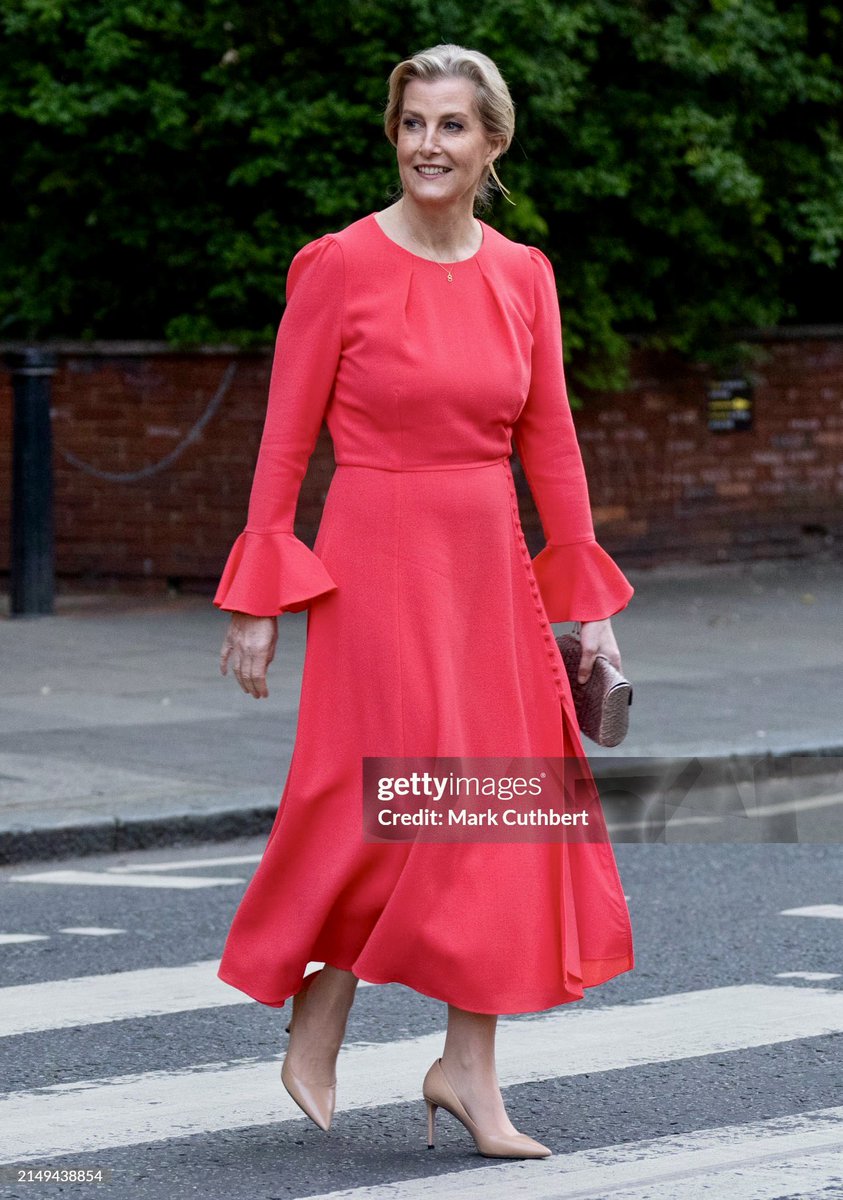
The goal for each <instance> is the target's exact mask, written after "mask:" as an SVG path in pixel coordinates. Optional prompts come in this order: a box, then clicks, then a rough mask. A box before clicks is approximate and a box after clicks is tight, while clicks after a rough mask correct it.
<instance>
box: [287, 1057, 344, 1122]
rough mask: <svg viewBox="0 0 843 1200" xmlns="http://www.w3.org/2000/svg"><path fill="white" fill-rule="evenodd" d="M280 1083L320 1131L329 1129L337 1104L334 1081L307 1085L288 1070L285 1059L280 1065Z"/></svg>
mask: <svg viewBox="0 0 843 1200" xmlns="http://www.w3.org/2000/svg"><path fill="white" fill-rule="evenodd" d="M281 1082H282V1083H283V1084H284V1087H285V1088H286V1089H287V1091H288V1092H289V1093H290V1095H291V1096H292V1098H293V1099H294V1100H295V1102H296V1104H298V1106H299V1108H300V1109H301V1110H302V1112H303V1113H306V1114H307V1116H309V1117H310V1119H311V1121H312V1122H313V1123H314V1125H318V1126H319V1128H320V1129H324V1130H328V1129H330V1128H331V1121H332V1119H333V1116H334V1108H335V1107H336V1103H337V1084H336V1080H334V1082H333V1083H331V1084H328V1083H307V1082H306V1081H305V1080H304V1079H299V1077H298V1075H296V1074H295V1073H294V1072H293V1071H291V1070H290V1068H289V1067H288V1066H287V1060H286V1058H285V1059H284V1062H283V1063H282V1064H281Z"/></svg>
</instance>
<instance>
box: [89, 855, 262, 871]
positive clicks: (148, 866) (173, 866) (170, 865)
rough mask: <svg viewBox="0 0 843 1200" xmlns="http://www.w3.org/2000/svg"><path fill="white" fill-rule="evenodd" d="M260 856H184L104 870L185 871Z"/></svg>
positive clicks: (253, 860)
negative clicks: (172, 860) (172, 859)
mask: <svg viewBox="0 0 843 1200" xmlns="http://www.w3.org/2000/svg"><path fill="white" fill-rule="evenodd" d="M262 857H263V855H262V854H237V855H228V857H226V858H184V859H181V860H180V861H179V862H165V863H160V862H155V863H142V864H140V865H137V866H133V867H106V870H107V871H113V872H114V874H115V875H119V874H134V873H135V871H139V872H141V871H187V870H193V868H194V867H233V866H239V865H240V864H241V863H252V862H254V863H256V862H260V860H261V858H262Z"/></svg>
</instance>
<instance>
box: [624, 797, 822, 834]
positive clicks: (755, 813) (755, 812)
mask: <svg viewBox="0 0 843 1200" xmlns="http://www.w3.org/2000/svg"><path fill="white" fill-rule="evenodd" d="M838 804H840V805H843V793H840V792H835V793H833V794H832V795H828V796H805V797H803V798H801V799H794V800H780V801H776V802H775V803H773V804H756V805H744V807H743V808H742V809H741V810H740V811H737V812H732V811H728V812H721V813H688V814H685V815H684V816H681V817H680V816H668V817H667V820H666V824H668V825H670V827H671V828H673V827H674V826H679V825H719V824H720V823H721V822H723V821H727V820H731V819H732V818H737V819H739V820H744V821H747V820H749V821H751V820H755V819H756V818H757V817H776V816H780V815H781V814H783V813H785V814H786V813H792V814H793V815H795V816H798V815H799V813H801V812H811V811H813V810H814V809H816V808H834V807H836V806H837V805H838ZM668 807H670V808H677V809H678V808H679V806H678V805H673V804H670V805H668ZM606 823H607V826H608V829H609V833H610V834H612V833H620V832H622V831H627V830H630V829H645V828H647V827H648V825H649V824H650V821H649V820H647V819H644V820H641V821H610V820H609V819H608V818H607V822H606Z"/></svg>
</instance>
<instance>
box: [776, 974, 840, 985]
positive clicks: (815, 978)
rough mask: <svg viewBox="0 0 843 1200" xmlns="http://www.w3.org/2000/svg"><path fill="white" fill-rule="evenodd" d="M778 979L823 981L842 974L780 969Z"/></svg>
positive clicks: (836, 977)
mask: <svg viewBox="0 0 843 1200" xmlns="http://www.w3.org/2000/svg"><path fill="white" fill-rule="evenodd" d="M775 978H776V979H809V980H810V981H811V982H812V983H822V981H823V980H824V979H839V978H840V974H839V972H838V973H835V972H834V971H778V972H777V973H776V975H775Z"/></svg>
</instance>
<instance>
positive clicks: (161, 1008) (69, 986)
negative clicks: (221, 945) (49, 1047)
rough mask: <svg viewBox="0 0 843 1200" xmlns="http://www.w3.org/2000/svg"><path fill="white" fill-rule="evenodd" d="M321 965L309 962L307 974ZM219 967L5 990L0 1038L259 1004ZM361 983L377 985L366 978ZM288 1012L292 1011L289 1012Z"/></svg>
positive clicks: (215, 963) (1, 991) (209, 963)
mask: <svg viewBox="0 0 843 1200" xmlns="http://www.w3.org/2000/svg"><path fill="white" fill-rule="evenodd" d="M322 965H323V964H322V963H308V966H307V971H306V974H308V975H309V974H310V973H311V971H313V970H316V969H317V968H319V967H321V966H322ZM218 967H219V959H216V958H215V959H207V960H205V961H203V962H195V963H188V964H187V965H186V966H179V967H150V968H148V969H145V970H139V971H116V972H110V973H109V974H108V975H80V976H77V977H76V978H73V979H56V980H50V981H48V982H46V983H24V984H19V985H17V986H13V987H4V988H0V1037H17V1036H18V1035H20V1034H22V1033H43V1032H46V1031H47V1030H50V1029H72V1028H76V1027H78V1026H82V1025H102V1024H105V1023H106V1022H108V1021H131V1020H138V1019H140V1018H145V1017H160V1016H166V1015H168V1014H170V1013H179V1012H192V1011H194V1010H196V1009H201V1008H226V1007H229V1006H231V1005H233V1004H256V1003H257V1001H256V1000H253V999H252V998H251V996H247V995H246V994H245V992H240V991H238V990H237V988H233V987H231V985H230V984H227V983H223V981H222V980H221V979H218V978H217V968H218ZM360 984H361V986H366V987H373V986H374V984H364V982H363V980H361V981H360ZM286 1011H287V1013H288V1014H289V1012H290V1010H289V1009H287V1010H286ZM288 1019H289V1017H288Z"/></svg>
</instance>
